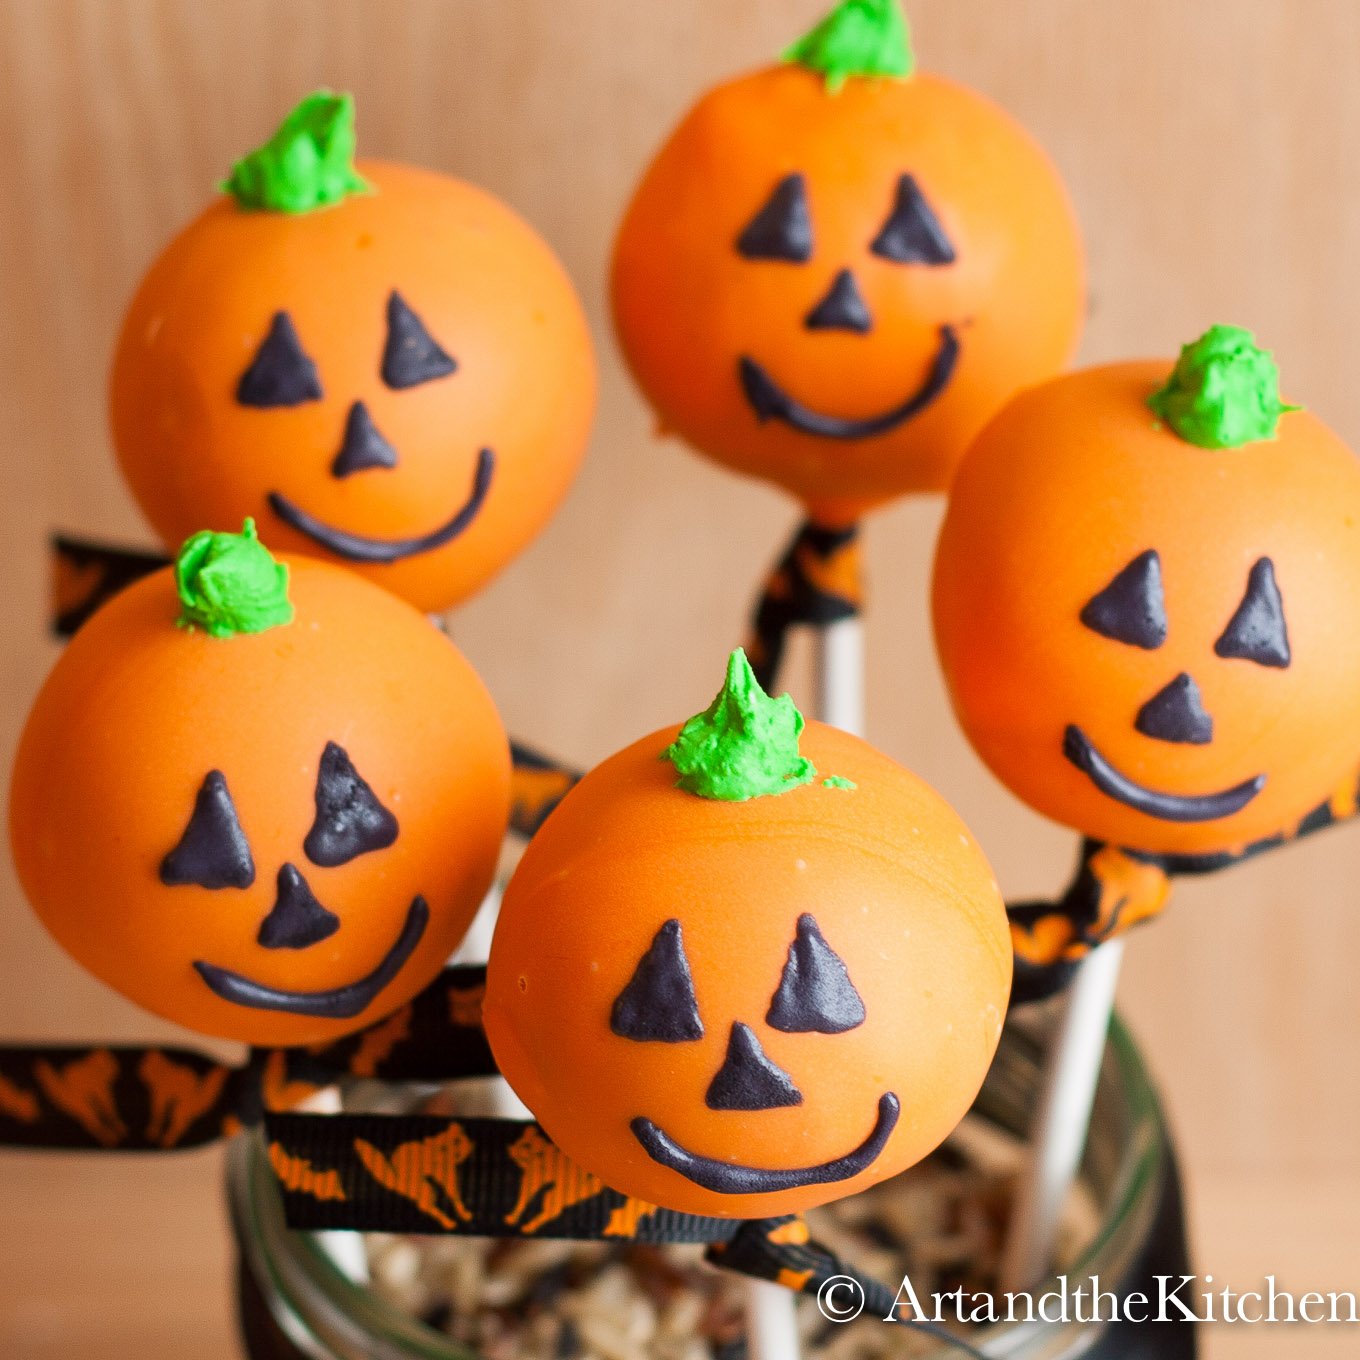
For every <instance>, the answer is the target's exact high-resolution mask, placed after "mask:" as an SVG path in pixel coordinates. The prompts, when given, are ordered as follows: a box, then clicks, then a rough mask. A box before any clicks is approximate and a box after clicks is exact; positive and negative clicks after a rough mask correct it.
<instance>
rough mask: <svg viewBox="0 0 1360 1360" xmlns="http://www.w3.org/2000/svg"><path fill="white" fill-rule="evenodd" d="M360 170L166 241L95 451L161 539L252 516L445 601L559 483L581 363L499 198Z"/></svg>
mask: <svg viewBox="0 0 1360 1360" xmlns="http://www.w3.org/2000/svg"><path fill="white" fill-rule="evenodd" d="M359 169H360V170H361V171H362V173H363V176H364V178H365V179H366V180H367V181H368V183H369V184H370V186H371V188H372V192H370V193H361V194H356V195H354V196H351V197H348V198H346V199H344V200H343V201H342V202H339V203H336V204H334V205H332V206H329V207H326V208H322V209H318V210H316V211H311V212H305V213H300V214H289V213H281V212H268V211H249V210H246V209H243V208H241V207H239V206H238V205H237V203H236V202H235V201H234V200H233V199H231V198H227V197H224V198H223V199H222V200H220V201H219V202H217V203H215V204H214V205H213V206H212V207H210V208H209V209H208V210H207V212H205V213H204V214H203V215H202V216H201V217H200V218H198V219H197V221H195V222H193V223H191V224H190V225H189V226H188V227H187V228H186V229H185V230H184V231H183V232H182V233H181V234H180V235H179V236H178V237H177V238H176V239H175V240H174V241H172V242H171V244H170V245H169V246H168V247H167V249H166V250H165V252H164V253H163V254H162V256H161V257H160V258H159V259H158V260H157V261H156V263H155V264H154V265H153V266H152V268H151V271H150V272H149V273H148V274H147V276H146V277H145V279H144V280H143V281H142V283H141V285H140V287H139V288H138V291H137V294H136V296H135V297H134V298H133V301H132V303H131V305H130V307H129V309H128V312H127V315H126V317H125V319H124V322H123V327H122V332H121V335H120V337H119V341H118V348H117V353H116V355H115V359H114V365H113V378H112V387H111V418H112V426H113V434H114V441H115V445H116V448H117V451H118V457H119V461H120V463H121V465H122V468H123V472H124V474H125V476H126V477H127V480H128V483H129V485H130V486H131V488H132V490H133V494H134V495H135V496H136V497H137V500H138V502H139V503H140V504H141V506H142V508H143V510H144V511H145V512H146V514H147V516H148V518H149V519H150V520H151V521H152V524H153V525H154V527H155V528H156V530H157V531H158V532H159V533H160V535H161V536H162V538H163V539H164V540H165V541H166V542H168V543H178V542H179V541H181V540H182V539H183V538H184V537H185V536H187V535H188V534H189V533H191V532H192V531H193V530H195V529H196V528H198V527H199V526H201V525H202V524H205V523H209V524H222V523H239V522H240V520H241V518H242V517H243V516H245V515H253V516H255V517H256V518H257V519H258V520H259V522H260V525H261V530H262V532H263V533H264V534H265V535H266V537H267V538H268V539H269V540H270V541H271V542H272V543H276V544H277V545H278V546H280V547H282V548H287V549H290V550H293V551H296V552H302V553H308V554H312V555H315V556H320V557H323V558H327V559H329V560H332V561H337V562H341V563H343V564H345V565H347V566H350V567H352V568H354V569H355V570H357V571H359V572H361V573H363V574H365V575H367V576H369V577H370V578H371V579H372V580H374V581H376V582H378V583H379V584H381V585H383V586H385V587H387V588H388V589H390V590H393V591H395V592H396V593H397V594H400V595H402V596H404V597H405V598H406V599H407V600H409V601H410V602H411V603H413V604H415V605H417V606H418V607H419V608H421V609H424V610H442V609H446V608H448V607H449V606H450V605H452V604H455V603H457V602H458V601H459V600H461V599H463V598H465V597H466V596H467V595H469V594H471V593H472V592H474V591H475V590H477V589H478V588H480V587H481V586H482V585H483V584H485V583H486V582H487V581H488V580H489V579H490V578H491V577H492V576H493V575H494V574H495V573H496V572H497V571H499V570H500V568H501V567H503V566H504V565H505V564H506V563H507V562H508V561H509V560H510V559H511V558H512V557H513V556H515V554H517V553H518V552H519V551H520V550H521V549H522V548H523V547H524V546H525V545H526V544H527V543H528V542H529V541H530V540H531V539H532V538H533V537H534V536H535V535H536V534H537V533H538V531H539V530H540V529H541V528H542V527H543V525H544V524H545V523H546V521H547V519H548V518H549V516H550V515H551V514H552V512H553V510H554V509H555V508H556V506H557V504H558V503H559V501H560V500H561V498H562V496H563V495H564V494H565V493H566V490H567V488H568V486H569V485H570V483H571V481H572V478H573V477H574V475H575V473H576V470H577V467H578V466H579V463H580V460H581V457H582V455H583V454H584V451H585V444H586V439H587V435H588V431H589V425H590V420H591V415H592V410H593V406H594V392H595V373H594V362H593V358H592V355H591V347H590V341H589V336H588V333H587V330H586V324H585V320H584V317H583V315H582V312H581V308H580V305H579V303H578V301H577V299H576V296H575V294H574V292H573V291H572V288H571V285H570V283H569V282H568V280H567V278H566V276H565V275H564V273H563V271H562V269H561V266H560V265H559V264H558V262H557V260H556V259H555V258H554V257H553V255H552V253H551V252H550V251H549V249H548V247H547V246H546V245H545V244H544V243H543V241H542V240H540V239H539V237H538V236H536V235H535V234H534V232H533V231H532V230H531V229H530V228H529V227H528V226H527V225H525V223H523V222H522V221H521V220H520V219H519V218H518V217H516V216H515V215H514V214H513V213H511V212H510V210H509V209H508V208H506V207H505V206H504V205H503V204H501V203H500V202H499V201H497V200H496V199H494V198H492V197H491V196H490V195H489V194H486V193H484V192H483V191H481V190H479V189H476V188H474V187H473V186H472V185H470V184H465V183H461V182H459V181H457V180H454V179H450V178H448V177H446V176H444V175H439V174H435V173H433V172H431V171H426V170H419V169H415V168H413V167H409V166H402V165H387V164H375V163H360V166H359Z"/></svg>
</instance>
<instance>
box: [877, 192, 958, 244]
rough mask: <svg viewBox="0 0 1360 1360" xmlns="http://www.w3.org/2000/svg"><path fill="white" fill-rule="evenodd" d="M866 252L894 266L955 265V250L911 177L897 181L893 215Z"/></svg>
mask: <svg viewBox="0 0 1360 1360" xmlns="http://www.w3.org/2000/svg"><path fill="white" fill-rule="evenodd" d="M869 249H870V250H872V251H873V253H874V254H875V255H881V256H882V257H883V258H884V259H885V260H892V261H893V262H894V263H895V264H953V263H954V247H953V246H952V245H950V243H949V237H947V236H946V235H945V234H944V228H943V227H942V226H941V225H940V220H939V218H937V217H936V216H935V214H934V212H932V211H931V207H930V204H929V203H927V202H926V200H925V195H924V194H923V193H922V192H921V189H920V186H919V185H918V184H917V183H916V181H915V180H914V179H913V178H912V177H911V176H910V175H903V176H902V177H901V178H900V179H899V180H898V181H897V197H896V199H895V201H894V202H893V209H892V212H891V213H890V214H889V216H888V220H887V221H886V222H885V223H884V224H883V230H882V231H880V232H879V233H878V235H877V236H876V237H874V243H873V245H871V246H870V247H869Z"/></svg>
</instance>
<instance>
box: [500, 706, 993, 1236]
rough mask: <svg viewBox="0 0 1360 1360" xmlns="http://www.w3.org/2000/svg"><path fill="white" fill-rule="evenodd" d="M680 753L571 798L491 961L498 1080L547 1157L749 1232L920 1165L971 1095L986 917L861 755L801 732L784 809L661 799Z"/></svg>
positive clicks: (973, 867)
mask: <svg viewBox="0 0 1360 1360" xmlns="http://www.w3.org/2000/svg"><path fill="white" fill-rule="evenodd" d="M675 735H676V734H675V732H674V730H669V731H665V732H658V733H654V734H653V735H652V736H650V737H648V738H646V739H645V740H643V741H640V742H638V743H636V744H635V745H633V746H631V747H629V748H627V749H626V750H624V751H621V752H620V753H618V754H617V755H615V756H613V757H611V758H610V759H609V760H607V761H605V762H604V764H602V765H601V766H599V767H598V768H597V769H595V770H593V771H592V772H591V773H590V774H588V775H587V776H586V778H585V779H584V780H583V781H582V782H581V783H580V784H579V785H578V786H577V787H576V788H575V789H573V790H572V792H571V793H570V794H568V795H567V797H566V798H565V799H564V800H563V802H562V803H561V804H560V805H559V806H558V807H557V808H556V810H555V811H554V812H553V814H552V815H551V817H549V818H548V820H547V821H546V822H545V823H544V825H543V827H542V829H541V830H540V831H539V833H538V834H537V835H536V836H535V838H534V840H533V841H532V842H531V843H530V846H529V848H528V850H527V852H526V853H525V856H524V859H523V860H522V861H521V863H520V866H519V868H518V869H517V870H516V872H515V875H514V877H513V878H512V880H511V882H510V885H509V887H508V889H507V891H506V895H505V900H504V903H503V905H502V910H501V915H500V920H499V922H498V924H497V927H496V934H495V939H494V940H493V943H492V949H491V962H490V965H489V969H488V975H487V995H486V1002H485V1005H484V1010H483V1014H484V1019H485V1023H486V1030H487V1037H488V1039H489V1040H490V1042H491V1045H492V1048H493V1050H494V1052H495V1055H496V1060H497V1063H498V1064H499V1066H500V1068H501V1070H502V1072H503V1073H504V1074H505V1076H506V1077H507V1079H508V1080H509V1081H510V1083H511V1085H512V1086H513V1087H514V1089H515V1091H516V1093H517V1094H518V1095H519V1096H520V1098H521V1099H522V1100H524V1102H525V1103H526V1104H527V1105H528V1106H529V1108H530V1109H531V1110H532V1111H533V1112H534V1115H535V1117H536V1118H537V1119H538V1120H539V1121H540V1122H541V1123H542V1124H543V1126H544V1129H545V1130H546V1132H547V1133H548V1135H549V1137H550V1138H552V1139H553V1141H554V1142H555V1143H556V1144H557V1145H558V1146H559V1147H560V1148H561V1149H562V1151H563V1152H564V1153H565V1154H566V1155H567V1156H568V1157H570V1158H571V1159H572V1160H573V1161H575V1162H577V1163H578V1164H579V1165H580V1166H582V1167H584V1168H585V1169H586V1170H587V1171H590V1172H592V1173H594V1174H595V1175H597V1176H599V1177H600V1179H601V1180H603V1181H604V1183H605V1184H606V1185H609V1186H611V1187H612V1188H614V1189H616V1190H620V1191H622V1192H624V1193H626V1194H629V1195H632V1196H635V1197H637V1198H639V1199H642V1200H644V1201H646V1202H648V1203H651V1204H660V1205H664V1206H666V1207H669V1208H673V1209H679V1210H683V1211H685V1212H688V1213H698V1214H710V1215H717V1216H722V1217H760V1216H764V1215H767V1214H780V1213H789V1212H793V1211H796V1210H798V1209H802V1208H807V1207H810V1206H812V1205H814V1204H819V1203H822V1202H824V1201H826V1200H828V1199H834V1198H836V1197H838V1196H840V1195H845V1194H850V1193H852V1192H854V1191H855V1190H859V1189H863V1188H865V1187H867V1186H869V1185H872V1184H874V1183H876V1182H877V1181H879V1180H882V1179H884V1178H886V1177H888V1176H891V1175H894V1174H896V1173H897V1172H898V1171H900V1170H902V1169H903V1168H905V1167H906V1166H909V1165H911V1164H912V1163H913V1162H915V1161H917V1160H918V1159H919V1158H920V1157H923V1156H924V1155H925V1154H926V1153H927V1152H929V1151H930V1149H931V1148H933V1147H934V1146H936V1144H937V1143H939V1142H940V1141H941V1140H942V1139H943V1138H944V1137H945V1136H946V1135H947V1134H948V1133H949V1132H950V1131H951V1130H952V1129H953V1127H954V1126H955V1124H957V1122H958V1121H959V1119H960V1118H962V1116H963V1114H964V1113H965V1111H966V1110H967V1108H968V1106H969V1105H970V1104H971V1102H972V1100H973V1097H974V1096H975V1095H976V1093H977V1090H978V1087H979V1086H980V1085H981V1082H982V1078H983V1076H984V1075H985V1074H986V1071H987V1067H988V1065H989V1063H990V1060H991V1056H992V1053H993V1050H994V1047H995V1044H996V1040H997V1037H998V1035H999V1033H1000V1025H1001V1020H1002V1017H1003V1015H1004V1012H1005V1008H1006V1001H1007V995H1008V992H1009V987H1010V945H1009V939H1008V935H1007V929H1006V923H1005V911H1004V908H1003V906H1002V903H1001V899H1000V896H999V894H998V892H997V890H996V886H995V883H994V881H993V879H992V875H991V872H990V870H989V869H988V867H987V865H986V863H985V861H984V860H983V858H982V856H981V854H980V853H979V851H978V850H977V848H976V845H975V844H974V842H973V840H972V838H971V837H970V836H969V835H968V833H967V832H966V830H965V829H964V828H963V826H962V824H961V823H960V822H959V820H958V818H957V817H956V816H955V815H954V814H953V812H952V811H951V810H950V809H949V808H948V807H947V806H946V805H945V803H944V802H943V801H942V800H941V799H940V798H939V797H938V796H937V795H936V794H934V793H933V792H932V791H931V790H930V789H928V788H927V787H926V786H925V785H924V784H922V783H921V782H920V781H919V780H917V779H916V778H915V777H914V776H912V775H910V774H908V773H907V771H905V770H903V769H902V768H901V767H900V766H898V765H896V764H894V763H893V762H892V761H890V760H888V759H887V758H886V757H885V756H882V755H880V754H879V753H877V752H876V751H874V750H873V749H872V748H871V747H869V746H868V745H866V744H865V743H864V742H862V741H860V740H858V739H857V738H855V737H851V736H849V735H848V734H846V733H843V732H839V731H837V730H836V729H833V728H828V727H823V726H822V725H820V724H817V723H810V724H808V726H807V728H806V730H805V731H804V732H803V734H802V744H801V751H802V754H803V755H804V756H806V757H808V758H810V759H811V760H812V761H813V762H814V763H815V765H816V768H817V770H818V771H819V772H825V773H826V774H837V775H841V776H844V782H845V783H847V784H852V785H853V787H846V786H841V787H828V786H827V785H826V784H824V783H823V782H822V778H821V777H820V774H819V777H818V778H816V779H813V780H812V781H811V782H809V783H808V784H806V785H805V786H803V787H798V788H793V789H790V790H789V791H786V792H780V793H778V794H774V795H771V796H764V797H753V798H750V799H748V800H747V801H744V802H720V801H714V800H713V799H710V798H707V797H699V796H696V795H695V794H692V793H689V792H686V791H684V790H682V789H680V788H678V787H677V786H676V770H675V768H674V767H673V766H672V765H671V764H670V763H669V762H668V761H663V760H659V759H658V755H659V753H660V752H662V751H663V750H664V749H666V747H667V744H668V743H669V742H670V741H671V740H672V739H673V738H674V737H675Z"/></svg>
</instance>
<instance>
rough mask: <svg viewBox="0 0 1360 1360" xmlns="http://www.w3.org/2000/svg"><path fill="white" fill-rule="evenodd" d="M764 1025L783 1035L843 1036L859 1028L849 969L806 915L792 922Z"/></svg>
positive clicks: (860, 1014) (859, 1007)
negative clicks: (791, 938) (793, 932)
mask: <svg viewBox="0 0 1360 1360" xmlns="http://www.w3.org/2000/svg"><path fill="white" fill-rule="evenodd" d="M765 1023H766V1024H767V1025H769V1026H770V1028H771V1029H778V1030H783V1031H784V1033H785V1034H844V1033H845V1031H846V1030H849V1029H854V1028H855V1027H856V1026H858V1025H862V1024H863V1023H864V1002H863V1000H862V999H861V998H860V994H859V993H858V992H857V991H856V990H855V984H854V983H853V982H851V981H850V973H849V970H848V969H847V968H846V966H845V963H844V961H843V960H842V959H841V956H840V955H839V954H837V953H836V951H835V950H834V949H832V948H831V946H830V945H829V944H827V942H826V940H825V939H823V937H822V932H821V931H820V930H819V929H818V928H817V922H816V920H815V918H813V917H812V916H810V915H807V914H806V913H805V914H804V915H802V916H800V917H799V918H798V934H797V936H796V937H795V939H794V941H793V943H792V944H791V945H790V946H789V958H788V962H787V963H785V965H784V973H783V976H782V977H781V978H780V979H779V990H778V991H777V992H775V994H774V1000H773V1001H772V1002H771V1003H770V1011H769V1014H768V1015H766V1017H765Z"/></svg>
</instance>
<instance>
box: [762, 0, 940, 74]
mask: <svg viewBox="0 0 1360 1360" xmlns="http://www.w3.org/2000/svg"><path fill="white" fill-rule="evenodd" d="M783 60H785V61H796V62H799V63H800V64H801V65H803V66H806V67H807V68H808V70H810V71H818V72H820V73H821V74H822V75H823V76H824V77H825V78H826V88H827V89H828V90H829V91H831V93H832V94H835V92H836V91H837V90H839V89H840V88H841V86H842V85H844V84H845V82H846V81H847V80H848V79H849V78H850V77H851V76H878V77H883V76H888V77H893V78H895V79H898V80H904V79H906V77H907V76H909V75H911V73H912V71H913V69H914V68H915V65H916V59H915V57H914V55H913V54H912V50H911V35H910V34H909V33H908V31H907V20H906V16H905V15H904V14H903V13H902V6H901V3H900V0H841V3H840V4H839V5H837V6H836V8H835V9H833V10H832V11H831V13H830V14H828V15H827V16H826V18H825V19H823V20H822V22H821V23H819V24H818V25H817V27H816V28H814V29H813V30H812V31H811V32H810V33H807V34H805V35H804V36H803V37H801V38H799V39H798V41H797V42H796V43H794V44H793V45H792V46H790V47H788V48H786V49H785V51H784V53H783Z"/></svg>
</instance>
